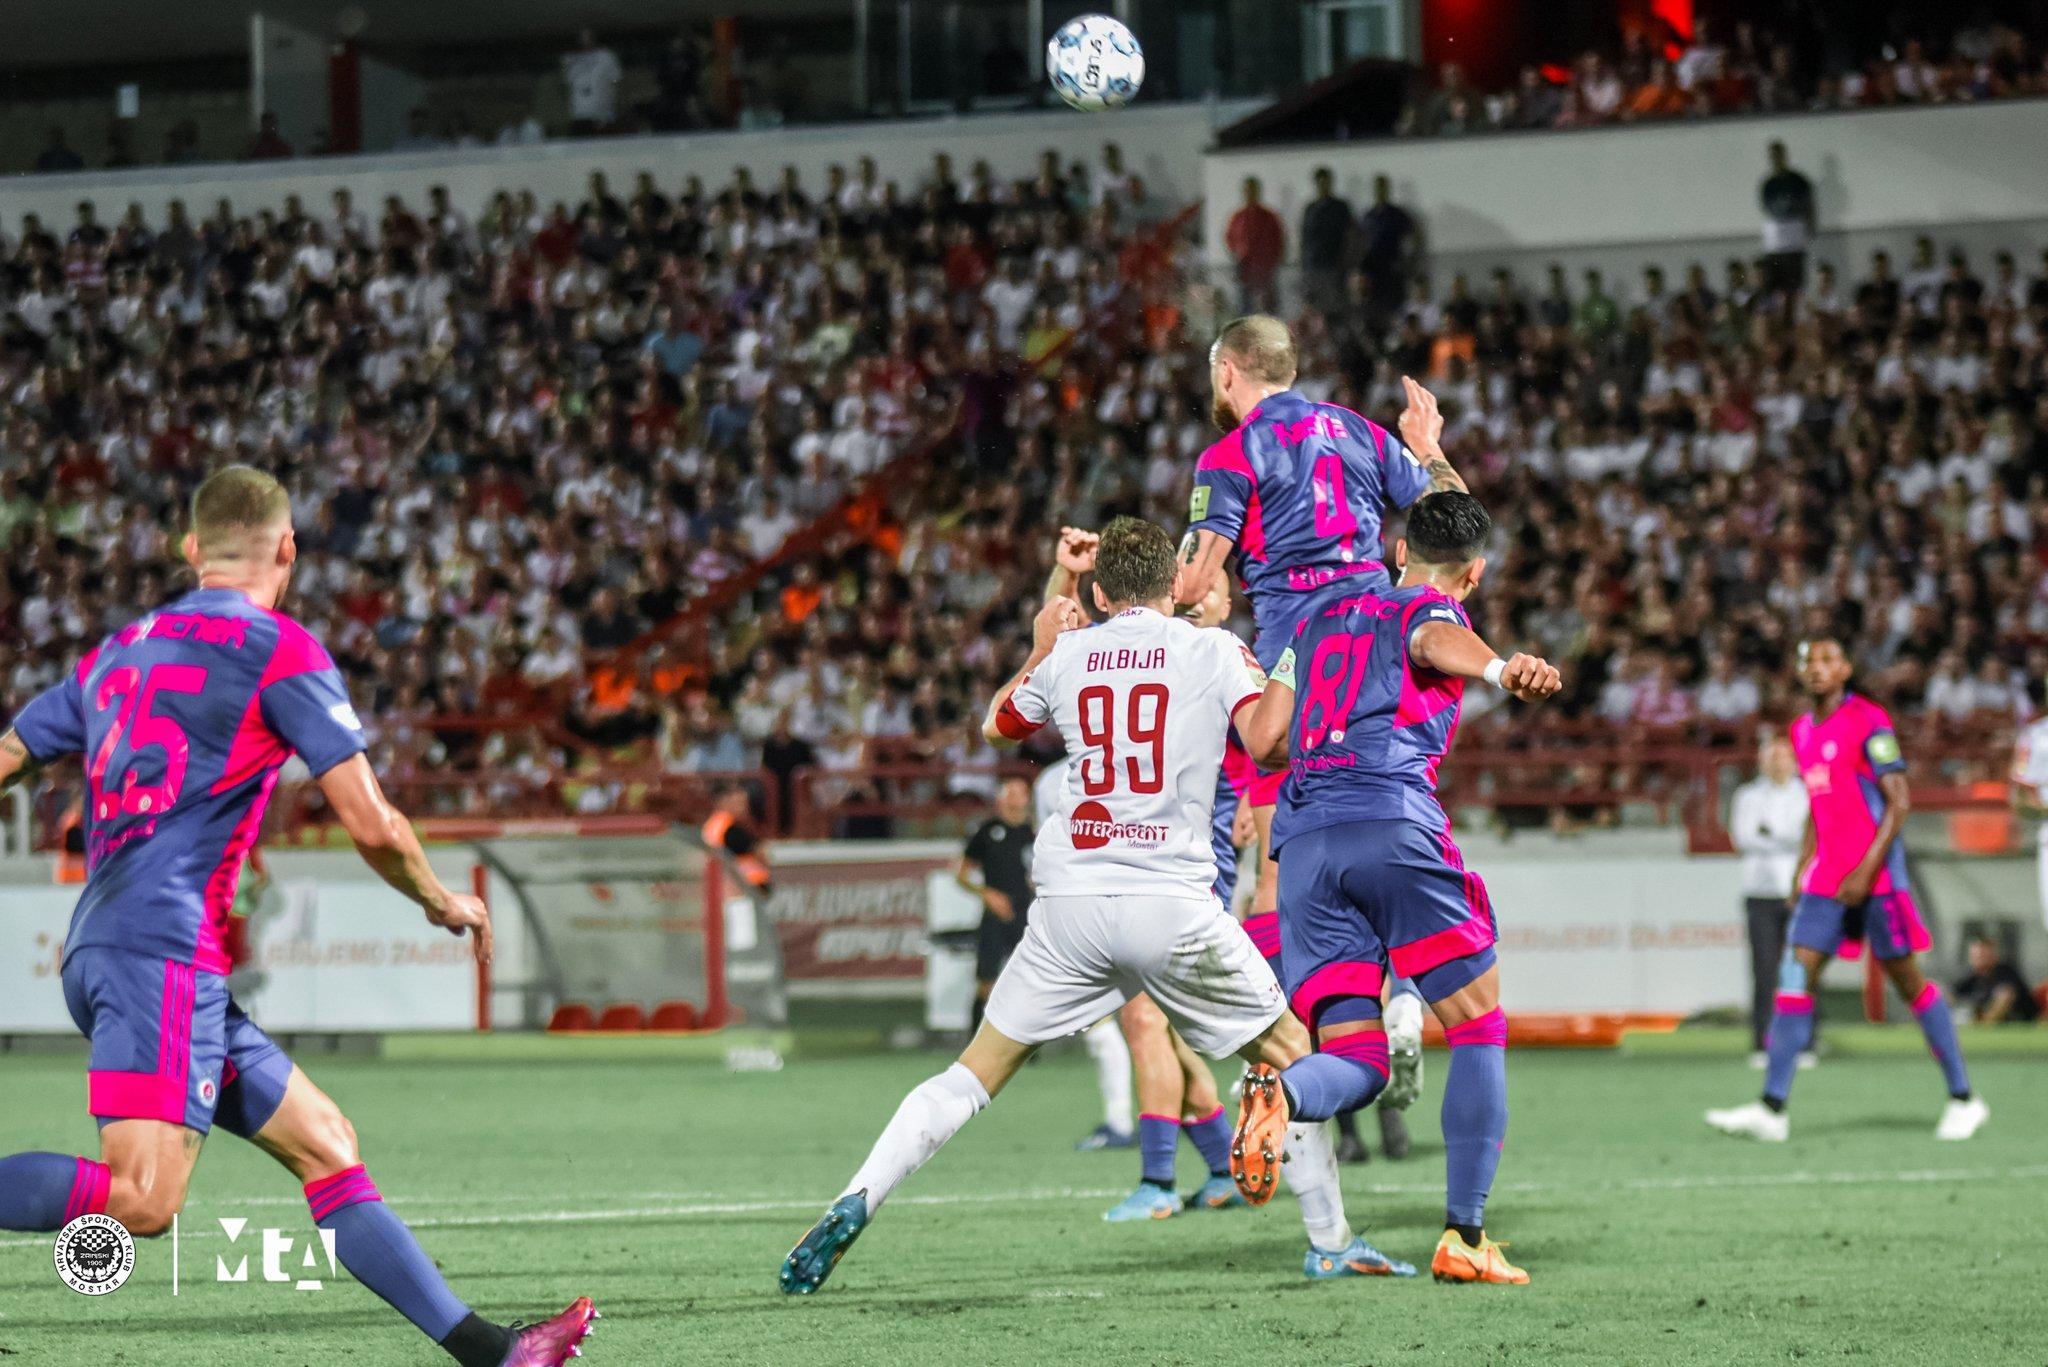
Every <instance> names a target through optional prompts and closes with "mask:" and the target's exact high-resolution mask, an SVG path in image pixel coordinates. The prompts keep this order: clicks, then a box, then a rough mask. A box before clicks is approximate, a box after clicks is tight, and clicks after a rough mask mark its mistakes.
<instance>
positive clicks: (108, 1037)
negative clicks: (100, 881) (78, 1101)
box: [64, 945, 292, 1139]
mask: <svg viewBox="0 0 2048 1367" xmlns="http://www.w3.org/2000/svg"><path fill="white" fill-rule="evenodd" d="M64 1004H65V1005H66V1006H68V1007H69V1008H70V1009H71V1019H72V1020H73V1021H74V1022H75V1023H76V1024H77V1026H78V1029H79V1033H81V1034H83V1035H84V1036H85V1037H86V1038H87V1039H88V1040H90V1041H92V1062H91V1064H90V1071H89V1072H88V1073H87V1075H86V1076H87V1087H86V1091H87V1105H86V1109H87V1110H88V1111H90V1112H91V1113H92V1115H93V1117H94V1118H95V1119H97V1120H98V1121H99V1122H100V1124H102V1125H105V1124H106V1123H107V1122H109V1121H112V1120H163V1121H168V1122H170V1123H171V1124H174V1125H183V1126H185V1127H186V1128H187V1129H192V1130H197V1131H199V1133H201V1134H205V1133H207V1131H209V1130H211V1129H212V1128H213V1126H214V1125H216V1124H218V1125H219V1126H220V1127H221V1128H222V1129H224V1130H226V1131H228V1133H230V1134H237V1135H240V1136H242V1137H243V1138H244V1139H248V1138H251V1137H253V1136H254V1135H255V1133H256V1132H257V1131H258V1130H260V1129H262V1128H263V1127H264V1126H265V1125H266V1124H268V1123H269V1121H270V1117H271V1116H273V1115H275V1114H276V1113H277V1108H278V1106H279V1105H280V1104H282V1103H283V1101H284V1089H285V1084H286V1083H287V1082H289V1081H290V1080H291V1074H292V1061H291V1060H290V1059H289V1058H287V1057H286V1056H285V1052H284V1050H282V1049H280V1048H278V1047H277V1044H276V1043H275V1042H274V1041H273V1040H272V1039H271V1038H270V1036H268V1035H266V1034H264V1033H263V1031H262V1030H261V1029H260V1028H259V1027H258V1026H257V1024H256V1023H255V1022H254V1021H252V1020H250V1019H249V1018H248V1016H246V1015H244V1014H243V1012H242V1008H241V1007H239V1006H237V1005H235V1003H234V999H233V998H231V997H229V996H228V985H227V979H225V978H223V977H221V976H220V975H219V974H218V973H206V972H203V971H200V970H197V969H194V968H193V967H192V965H190V964H181V963H177V962H174V961H172V960H168V959H160V958H157V957H155V956H154V955H149V954H136V953H132V952H131V951H129V950H125V949H110V948H107V947H105V946H101V945H88V946H86V947H85V948H83V949H75V950H72V951H71V952H70V953H68V954H66V955H65V956H64Z"/></svg>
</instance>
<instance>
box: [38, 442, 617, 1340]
mask: <svg viewBox="0 0 2048 1367" xmlns="http://www.w3.org/2000/svg"><path fill="white" fill-rule="evenodd" d="M184 551H185V558H186V560H187V561H188V562H190V564H191V565H192V568H193V569H194V571H196V572H197V574H198V576H199V587H198V588H197V589H195V590H194V591H193V592H191V593H188V594H186V595H185V596H184V597H182V598H180V599H178V600H177V601H175V602H173V603H171V604H170V605H168V606H166V607H163V608H160V609H158V610H157V611H155V612H152V613H150V614H148V615H147V616H145V617H142V618H140V619H139V620H137V621H135V622H134V623H132V624H130V625H129V626H127V627H125V628H123V629H122V630H120V631H118V632H116V633H115V634H114V635H112V636H110V637H108V638H107V639H106V640H105V641H104V642H102V643H101V644H100V646H99V647H98V648H97V649H96V650H93V651H92V652H90V653H89V654H87V655H86V657H85V658H84V659H83V660H81V661H80V662H79V664H78V668H77V670H76V671H75V672H74V673H73V674H72V675H71V676H70V677H69V678H67V679H65V680H64V681H63V682H62V683H60V684H58V685H56V686H55V687H53V688H51V689H50V690H49V691H47V692H45V693H43V694H42V695H41V696H40V697H37V698H36V699H35V700H34V701H32V702H30V703H29V704H28V706H26V707H24V708H23V709H22V710H21V713H20V714H19V715H18V716H17V717H15V719H14V726H13V729H12V730H10V731H8V732H7V733H6V734H5V735H4V736H0V791H4V790H5V789H6V788H8V787H10V786H12V785H14V784H15V783H19V782H22V781H25V780H28V779H30V778H32V777H33V776H34V775H35V773H36V772H37V771H38V770H39V769H40V768H41V767H42V766H44V765H46V764H48V763H50V762H51V761H53V760H56V759H59V758H61V757H64V756H67V755H80V756H82V757H83V759H84V764H85V782H86V801H85V823H86V825H85V831H86V855H87V859H88V861H89V865H90V873H89V875H88V877H87V880H86V884H85V890H84V892H83V893H82V894H81V895H80V897H79V900H78V908H77V910H76V911H75V912H74V913H73V914H72V918H71V932H70V935H69V936H68V937H67V939H66V942H65V945H64V975H63V976H64V999H65V1002H66V1003H67V1004H68V1005H69V1007H70V1009H71V1017H72V1019H73V1020H74V1021H76V1022H77V1023H78V1028H79V1030H80V1031H81V1032H83V1033H84V1034H85V1036H86V1037H87V1038H88V1039H89V1040H90V1041H91V1042H92V1059H91V1063H90V1065H89V1067H90V1071H89V1073H88V1084H89V1085H88V1088H87V1091H88V1099H89V1109H90V1110H91V1112H92V1115H93V1116H94V1118H95V1119H97V1120H98V1122H99V1124H100V1160H99V1161H97V1162H95V1161H93V1160H92V1159H89V1158H74V1157H70V1156H68V1155H64V1154H55V1153H18V1154H15V1155H13V1156H11V1157H8V1158H0V1228H4V1229H15V1230H33V1231H49V1230H56V1229H60V1228H62V1227H63V1226H64V1225H66V1224H68V1223H69V1222H70V1221H72V1220H74V1219H77V1218H78V1217H79V1216H81V1215H86V1214H106V1215H111V1216H112V1217H113V1218H114V1219H116V1220H119V1221H120V1222H121V1223H122V1224H123V1225H125V1226H126V1227H127V1228H128V1230H129V1231H130V1232H131V1233H134V1234H139V1235H142V1236H144V1237H150V1236H154V1235H159V1234H162V1233H163V1232H165V1231H166V1230H168V1229H169V1228H170V1227H171V1218H172V1217H173V1216H174V1215H176V1214H177V1213H178V1211H179V1209H180V1208H181V1207H182V1206H183V1205H184V1203H185V1192H186V1187H187V1185H188V1184H189V1183H190V1181H191V1178H192V1169H193V1166H194V1164H195V1163H197V1161H198V1159H199V1149H200V1146H201V1145H202V1144H203V1143H204V1142H205V1140H206V1136H207V1134H208V1132H209V1131H210V1130H211V1129H212V1128H213V1127H214V1126H215V1125H216V1124H218V1125H219V1126H220V1127H221V1128H223V1129H225V1130H228V1131H229V1132H231V1133H233V1134H237V1135H240V1136H241V1137H242V1138H244V1139H247V1140H250V1141H251V1142H253V1143H254V1144H255V1145H256V1146H257V1147H258V1148H260V1149H262V1150H263V1151H264V1152H265V1153H268V1154H269V1155H270V1156H271V1157H273V1158H275V1159H277V1160H278V1161H279V1162H280V1163H282V1164H284V1166H285V1167H286V1168H288V1169H290V1170H291V1172H292V1173H293V1175H294V1176H295V1177H296V1178H297V1179H298V1180H299V1181H300V1182H301V1183H303V1184H304V1185H305V1190H306V1203H307V1205H308V1206H309V1207H310V1208H311V1210H312V1214H313V1221H314V1223H315V1224H317V1225H318V1226H319V1227H320V1228H321V1229H323V1230H331V1231H333V1234H334V1251H335V1256H336V1257H338V1258H339V1259H340V1260H341V1262H342V1264H343V1265H344V1266H346V1267H347V1268H348V1270H349V1271H350V1272H351V1273H353V1274H354V1276H355V1278H356V1280H357V1281H359V1282H361V1283H362V1284H363V1285H365V1286H367V1287H369V1288H370V1289H371V1290H372V1291H374V1292H376V1293H377V1294H378V1295H379V1296H381V1297H383V1298H384V1299H385V1300H386V1301H388V1302H389V1303H390V1304H391V1305H392V1307H393V1308H394V1309H396V1310H397V1311H398V1312H399V1313H400V1314H402V1315H404V1316H405V1317H406V1318H407V1319H409V1320H411V1321H412V1322H413V1324H414V1325H415V1326H417V1327H418V1328H419V1330H420V1331H421V1332H422V1333H424V1334H426V1335H427V1337H428V1338H430V1339H432V1340H433V1341H434V1342H435V1343H437V1344H439V1345H440V1346H441V1347H442V1348H443V1349H445V1350H447V1352H448V1354H449V1356H451V1357H453V1358H454V1359H455V1360H456V1361H457V1362H459V1363H461V1364H463V1367H559V1364H561V1363H563V1362H566V1361H567V1360H568V1359H569V1358H571V1357H574V1356H577V1355H578V1354H579V1350H578V1348H577V1346H576V1345H577V1344H579V1343H580V1342H581V1341H582V1340H583V1339H584V1337H585V1336H586V1335H587V1334H588V1333H589V1332H590V1328H591V1322H592V1321H593V1320H595V1319H596V1318H597V1317H598V1316H597V1312H596V1311H595V1310H593V1309H592V1308H591V1305H590V1302H589V1301H588V1300H578V1301H577V1302H576V1303H575V1304H573V1305H571V1306H570V1307H569V1308H568V1309H567V1310H565V1311H563V1312H562V1313H561V1314H560V1315H558V1316H556V1317H555V1318H554V1319H552V1320H549V1321H548V1322H547V1323H545V1324H540V1325H535V1326H533V1327H532V1328H527V1329H515V1328H508V1327H506V1326H503V1325H498V1324H493V1323H491V1322H490V1321H488V1320H485V1319H483V1318H482V1317H481V1316H479V1315H477V1314H476V1313H475V1312H474V1311H472V1310H471V1309H470V1308H469V1306H467V1305H466V1304H464V1303H463V1302H462V1301H461V1300H460V1299H458V1298H457V1297H456V1295H455V1293H454V1292H452V1291H450V1290H449V1289H448V1284H447V1283H446V1282H445V1281H443V1280H442V1277H441V1273H440V1271H439V1269H437V1268H436V1267H435V1266H434V1263H433V1260H432V1259H430V1258H429V1257H428V1256H427V1255H426V1253H425V1252H424V1251H423V1250H422V1249H421V1248H420V1246H419V1243H418V1242H417V1241H416V1240H415V1239H414V1238H413V1235H412V1231H411V1230H409V1229H407V1228H406V1226H405V1223H404V1222H403V1221H401V1220H400V1219H399V1218H398V1217H397V1216H396V1215H394V1214H392V1213H391V1211H390V1210H389V1208H387V1207H386V1206H385V1205H384V1203H383V1198H382V1197H380V1196H379V1195H378V1193H377V1188H376V1186H375V1184H373V1183H372V1182H371V1180H370V1178H369V1175H368V1174H367V1173H366V1172H365V1171H364V1169H363V1162H362V1157H361V1155H360V1154H359V1153H358V1152H357V1149H356V1133H355V1129H354V1127H353V1126H351V1125H350V1124H349V1122H348V1119H347V1118H346V1117H345V1116H344V1115H343V1114H342V1113H341V1110H340V1108H338V1107H337V1106H336V1105H335V1104H334V1102H333V1101H331V1100H330V1099H329V1098H328V1097H327V1095H326V1094H325V1093H323V1092H322V1091H321V1090H320V1089H319V1088H318V1087H315V1086H314V1085H313V1083H312V1082H311V1081H310V1080H309V1079H308V1078H307V1077H306V1075H305V1073H303V1072H301V1071H300V1070H299V1069H298V1068H297V1067H296V1066H295V1065H294V1064H293V1063H292V1061H291V1060H290V1059H289V1058H287V1057H285V1055H284V1052H283V1051H282V1050H280V1049H279V1048H278V1047H277V1045H276V1044H275V1043H273V1042H272V1041H271V1039H270V1038H269V1037H268V1036H267V1035H265V1034H264V1033H263V1031H262V1030H261V1029H260V1028H258V1027H257V1025H256V1023H255V1022H254V1021H252V1020H250V1019H249V1018H248V1017H247V1016H245V1015H244V1014H242V1011H241V1008H240V1007H238V1006H236V1005H235V1003H234V1001H233V1000H232V999H231V998H230V997H229V996H228V992H227V986H226V977H225V975H226V973H227V971H228V967H229V964H228V957H227V953H226V950H225V949H224V947H223V944H222V932H223V928H224V925H225V923H226V920H227V917H228V912H229V908H230V907H231V906H232V905H233V903H234V900H235V888H236V884H237V882H238V881H239V879H240V877H241V872H242V862H243V860H244V858H245V857H246V856H247V855H248V853H249V850H250V847H251V846H252V845H253V844H254V843H255V840H256V836H257V832H258V830H259V829H260V828H261V826H262V822H263V811H264V808H265V806H266V805H267V804H268V802H269V800H270V793H271V789H272V788H274V787H275V786H276V784H277V776H278V771H279V770H280V769H281V768H282V767H283V765H284V762H285V761H286V760H287V759H289V758H291V756H292V755H293V754H294V753H296V754H298V755H299V757H300V758H302V759H304V760H305V762H306V764H307V765H308V766H309V767H310V768H311V769H312V771H313V774H314V775H315V777H316V778H317V779H318V780H319V783H320V788H321V791H322V792H323V793H324V794H325V795H326V798H327V802H328V805H329V806H330V807H331V808H332V810H333V812H334V814H335V816H336V818H337V819H338V820H339V821H340V822H341V823H342V825H343V827H344V828H346V829H347V831H348V833H349V836H350V838H351V839H353V840H354V841H355V844H356V848H357V849H358V850H359V851H361V853H362V856H363V858H364V860H365V861H366V862H368V863H369V865H370V867H371V868H373V869H375V870H376V871H377V873H378V875H379V876H380V877H382V878H383V879H384V881H385V882H387V883H389V884H390V885H391V886H392V887H394V888H396V889H398V890H399V891H400V892H402V893H404V894H405V895H406V896H408V897H410V898H411V899H412V900H414V901H415V902H417V903H419V905H420V906H421V908H423V909H424V910H425V912H426V914H427V919H428V920H429V921H430V922H432V923H433V924H434V925H437V926H443V927H446V928H447V929H448V930H449V931H451V932H453V933H454V934H456V935H461V934H463V933H465V932H467V933H469V934H470V935H472V936H473V937H474V938H475V942H476V952H477V956H478V958H480V959H488V958H489V957H490V950H491V923H490V916H489V913H488V912H487V911H486V910H485V908H484V905H483V903H482V902H481V901H479V900H478V899H477V898H474V897H470V896H466V895H464V894H462V893H457V892H451V891H450V890H449V889H448V888H447V887H445V886H443V885H442V883H441V880H440V879H439V878H438V877H436V876H435V874H434V871H433V869H432V867H431V866H430V865H429V864H428V863H427V858H426V855H425V853H424V852H423V851H422V850H421V848H420V844H419V841H418V839H417V838H416V837H415V836H414V835H413V831H412V826H411V824H410V823H409V822H407V820H406V819H405V817H404V816H402V815H401V814H399V813H398V812H397V811H395V810H394V809H393V808H392V807H391V805H390V804H389V803H388V802H386V801H385V799H384V794H383V792H382V790H381V789H380V788H379V787H378V784H377V779H376V776H375V775H374V774H373V773H372V772H371V771H370V765H369V761H368V760H367V759H366V758H365V757H364V753H363V752H364V748H365V746H364V741H363V732H362V725H361V723H360V722H359V721H358V720H357V718H356V714H355V712H354V710H353V709H352V708H350V706H349V701H348V694H347V692H346V691H345V689H344V687H343V684H342V679H341V674H340V672H339V671H338V670H336V669H335V667H334V662H333V661H332V660H331V659H329V658H328V655H327V652H326V651H325V650H323V649H321V647H320V645H319V643H318V642H316V641H315V640H314V639H313V638H312V637H311V636H310V635H308V634H307V633H306V630H305V628H303V627H301V626H300V625H299V624H298V623H296V622H294V621H292V620H291V619H290V618H289V617H286V616H285V615H284V614H282V613H280V612H279V611H277V604H278V602H279V600H280V599H281V598H282V597H283V596H284V592H285V588H286V586H287V584H288V583H289V582H290V579H291V572H292V563H293V561H294V559H295V558H296V557H297V554H298V551H297V546H296V543H295V542H294V541H293V537H292V525H291V505H290V503H289V501H288V500H287V499H286V497H285V491H284V489H283V487H282V486H280V485H279V484H278V482H277V481H276V480H274V479H272V478H271V477H270V476H269V475H266V474H264V473H262V472H261V471H258V470H253V469H250V468H248V467H247V466H229V467H228V468H226V469H224V470H221V471H219V472H218V473H216V474H215V475H213V476H212V477H210V478H209V479H207V480H206V481H205V482H204V483H203V484H201V485H200V486H199V489H198V491H197V492H196V493H195V494H194V495H193V498H192V530H191V532H190V534H189V535H187V536H186V538H185V543H184Z"/></svg>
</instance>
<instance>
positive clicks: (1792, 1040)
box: [1764, 992, 1813, 1110]
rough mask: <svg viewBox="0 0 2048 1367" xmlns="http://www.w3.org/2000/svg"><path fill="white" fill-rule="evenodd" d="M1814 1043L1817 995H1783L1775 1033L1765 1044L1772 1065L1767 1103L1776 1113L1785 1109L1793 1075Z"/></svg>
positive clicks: (1773, 1019)
mask: <svg viewBox="0 0 2048 1367" xmlns="http://www.w3.org/2000/svg"><path fill="white" fill-rule="evenodd" d="M1812 1043H1813V994H1812V993H1810V992H1780V993H1779V994H1778V1009H1777V1014H1776V1015H1774V1016H1772V1017H1771V1033H1770V1036H1769V1037H1768V1038H1767V1039H1766V1040H1765V1049H1766V1056H1767V1057H1768V1058H1769V1060H1770V1065H1769V1066H1768V1067H1767V1068H1765V1070H1764V1100H1765V1101H1767V1102H1771V1103H1774V1104H1773V1106H1772V1109H1773V1110H1783V1109H1784V1108H1785V1098H1786V1097H1788V1096H1790V1095H1792V1074H1793V1073H1795V1072H1796V1071H1798V1068H1799V1056H1800V1054H1802V1053H1804V1052H1805V1051H1806V1048H1807V1046H1808V1045H1810V1044H1812Z"/></svg>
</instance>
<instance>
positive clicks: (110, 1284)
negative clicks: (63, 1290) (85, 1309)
mask: <svg viewBox="0 0 2048 1367" xmlns="http://www.w3.org/2000/svg"><path fill="white" fill-rule="evenodd" d="M56 1262H57V1275H58V1276H59V1277H62V1278H63V1279H64V1285H66V1286H68V1287H70V1288H71V1289H72V1290H73V1291H76V1292H77V1293H78V1294H79V1295H81V1296H106V1295H111V1294H112V1293H113V1292H116V1291H119V1290H120V1289H121V1288H122V1286H124V1285H125V1284H126V1283H127V1281H128V1277H129V1275H130V1274H131V1273H133V1272H134V1271H135V1237H134V1236H133V1235H132V1234H130V1233H129V1232H128V1230H127V1228H126V1227H125V1226H123V1225H122V1223H121V1222H120V1221H119V1220H116V1219H114V1218H113V1217H112V1216H110V1215H81V1216H79V1217H78V1218H77V1219H76V1220H73V1221H72V1222H71V1223H70V1224H68V1225H66V1226H64V1228H62V1229H60V1230H58V1231H57V1250H56Z"/></svg>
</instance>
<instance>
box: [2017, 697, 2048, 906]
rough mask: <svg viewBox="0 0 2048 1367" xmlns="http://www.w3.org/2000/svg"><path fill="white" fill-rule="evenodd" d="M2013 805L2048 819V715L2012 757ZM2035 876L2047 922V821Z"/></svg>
mask: <svg viewBox="0 0 2048 1367" xmlns="http://www.w3.org/2000/svg"><path fill="white" fill-rule="evenodd" d="M2012 798H2013V804H2014V805H2015V806H2017V807H2018V808H2019V809H2020V811H2021V812H2022V813H2024V814H2026V815H2028V816H2048V715H2043V716H2039V717H2036V718H2035V719H2034V720H2032V721H2030V722H2028V723H2027V724H2026V726H2025V727H2023V728H2022V729H2021V731H2020V738H2019V743H2018V744H2017V745H2015V746H2014V747H2013V754H2012ZM2039 840H2040V847H2039V848H2040V852H2039V854H2038V855H2037V856H2036V860H2037V863H2036V868H2037V870H2038V872H2037V874H2036V876H2037V877H2038V878H2039V879H2040V880H2041V918H2042V920H2043V921H2048V821H2043V822H2042V823H2041V834H2040V837H2039Z"/></svg>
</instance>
